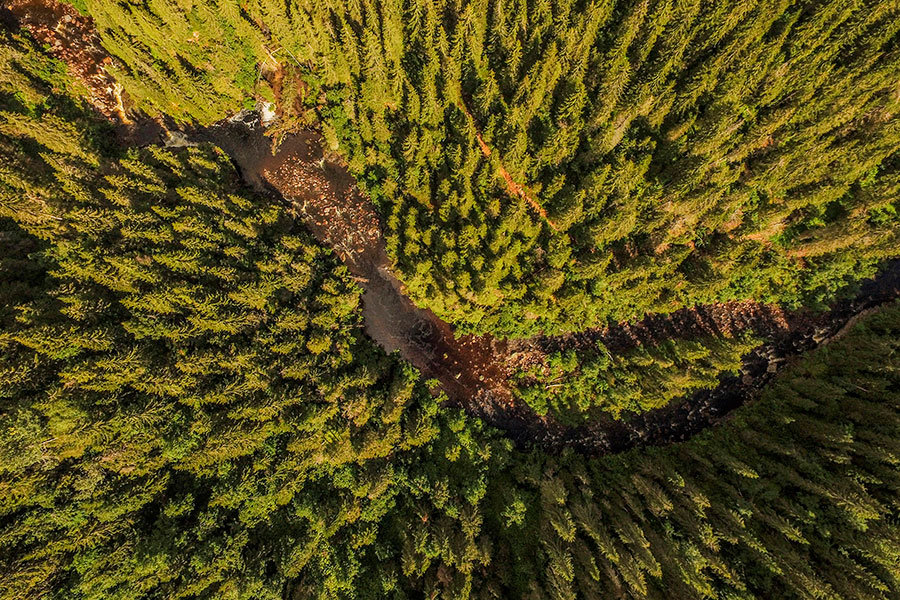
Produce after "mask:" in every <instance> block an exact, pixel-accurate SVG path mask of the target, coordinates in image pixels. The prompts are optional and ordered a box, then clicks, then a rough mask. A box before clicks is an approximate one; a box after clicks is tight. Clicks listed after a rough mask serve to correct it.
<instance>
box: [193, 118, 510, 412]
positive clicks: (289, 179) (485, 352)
mask: <svg viewBox="0 0 900 600" xmlns="http://www.w3.org/2000/svg"><path fill="white" fill-rule="evenodd" d="M184 139H185V140H187V141H189V143H196V142H210V143H213V144H215V145H217V146H219V147H220V148H222V149H223V150H224V151H225V152H226V153H227V154H228V155H229V156H230V157H231V159H232V161H233V162H234V163H235V165H236V166H237V168H238V170H239V171H240V172H241V174H242V176H243V178H244V179H245V181H247V183H249V184H250V185H251V186H252V187H254V188H255V189H257V190H258V191H260V192H263V193H269V194H274V195H277V196H280V197H282V198H284V199H285V200H287V201H289V202H290V203H291V206H292V207H293V210H294V212H295V214H296V216H297V217H299V218H301V219H302V220H303V221H304V222H305V223H306V225H307V227H309V229H310V231H311V232H312V233H313V235H314V236H315V237H316V238H317V239H318V240H319V241H320V242H321V243H323V244H325V245H327V246H329V247H331V248H332V249H333V250H334V251H335V253H336V254H337V255H338V256H339V257H340V259H341V260H342V261H343V262H344V264H345V265H346V266H347V268H348V270H349V271H350V273H351V274H352V275H353V277H354V278H355V279H356V281H357V282H358V283H359V285H360V286H361V287H362V289H363V297H362V300H363V318H364V321H365V330H366V333H367V334H368V335H369V336H370V337H371V338H372V339H373V340H375V341H376V342H377V343H378V344H379V345H381V346H382V347H383V348H384V349H385V350H386V351H387V352H395V351H396V352H398V353H399V354H400V356H401V357H403V358H404V359H405V360H407V361H409V362H410V363H412V364H413V365H414V366H415V367H417V368H418V369H419V370H420V371H422V373H423V374H424V375H425V376H426V377H429V378H435V379H437V380H438V381H439V382H440V384H441V387H442V388H443V389H444V391H445V392H446V393H447V395H448V397H450V398H451V400H452V401H453V402H455V403H458V404H459V405H461V406H464V407H466V408H468V409H469V410H470V411H471V412H474V408H473V406H474V404H476V403H478V402H479V401H480V399H481V398H484V397H491V398H493V399H494V401H497V402H500V403H501V404H502V405H504V406H509V405H510V403H511V398H512V397H511V394H510V393H509V391H508V389H507V388H506V385H505V381H506V378H505V373H504V371H503V369H502V362H501V361H500V360H498V357H501V356H504V355H505V348H504V344H502V343H499V342H497V341H495V340H493V339H492V338H490V337H487V336H483V337H476V336H461V337H458V338H457V337H456V336H454V335H453V332H452V331H451V328H450V326H449V325H447V323H444V322H443V321H441V320H440V319H439V318H438V317H437V316H435V314H434V313H433V312H431V311H430V310H427V309H423V308H419V307H417V306H416V305H415V304H413V302H412V301H411V300H410V299H409V298H408V297H407V296H406V294H405V293H404V288H403V283H402V282H401V281H400V280H399V279H397V277H396V276H394V274H393V272H392V265H391V261H390V259H389V258H388V255H387V252H386V250H385V244H384V236H383V234H382V230H381V225H380V222H379V218H378V215H377V214H376V213H375V209H374V207H373V205H372V203H371V201H370V200H369V199H368V198H367V197H366V196H365V195H363V194H362V192H361V191H360V190H359V188H358V187H357V186H356V181H355V179H354V178H353V177H352V176H351V175H350V173H349V172H348V171H347V168H346V167H345V166H344V165H343V163H342V162H341V160H340V158H339V157H337V156H334V155H331V154H330V153H327V152H326V151H325V150H324V149H323V148H324V143H323V140H322V137H321V135H320V134H319V133H318V132H316V131H302V132H298V133H295V134H291V135H288V136H287V137H286V138H285V139H284V141H283V142H282V143H281V145H280V146H279V148H278V150H277V152H276V153H275V154H274V155H273V154H272V141H271V139H270V138H269V137H267V136H266V135H265V133H264V129H263V127H262V124H261V123H260V121H259V118H258V115H257V114H256V113H255V112H244V113H241V114H240V115H237V116H236V117H233V118H231V119H229V120H227V121H224V122H221V123H218V124H216V125H213V126H211V127H206V128H201V129H196V130H193V131H190V132H185V136H184Z"/></svg>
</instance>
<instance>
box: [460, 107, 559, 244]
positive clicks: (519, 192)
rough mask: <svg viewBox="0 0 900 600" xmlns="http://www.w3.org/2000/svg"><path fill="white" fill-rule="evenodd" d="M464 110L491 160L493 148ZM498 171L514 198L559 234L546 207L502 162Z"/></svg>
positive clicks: (464, 110) (485, 154)
mask: <svg viewBox="0 0 900 600" xmlns="http://www.w3.org/2000/svg"><path fill="white" fill-rule="evenodd" d="M462 109H463V112H465V113H466V116H467V117H469V121H471V122H472V124H473V126H474V127H475V139H476V140H478V147H479V148H481V153H482V154H484V156H485V158H490V156H491V154H492V151H491V147H490V146H488V144H487V142H485V141H484V138H483V137H482V135H481V131H479V130H478V127H477V126H476V125H475V118H474V117H473V116H472V113H471V112H470V111H469V107H468V106H466V105H465V104H464V103H463V104H462ZM497 170H498V171H499V173H500V176H501V177H503V181H505V182H506V189H507V190H508V191H509V193H510V194H511V195H512V196H515V197H516V198H521V199H522V200H524V201H525V202H527V203H528V205H529V206H531V208H533V209H534V211H535V212H537V214H539V215H540V216H541V218H542V219H544V221H546V222H547V225H549V226H550V229H552V230H553V231H557V232H558V231H559V229H558V228H557V227H556V225H555V224H554V223H553V221H551V220H550V217H549V216H548V215H547V211H546V210H544V207H543V206H541V205H540V204H538V203H537V202H536V201H535V199H534V198H532V197H531V195H530V194H529V193H528V191H527V190H526V189H525V187H524V186H522V185H521V184H519V183H518V182H516V180H515V179H513V177H512V175H510V174H509V171H507V170H506V167H504V166H503V163H502V162H501V163H499V164H498V167H497Z"/></svg>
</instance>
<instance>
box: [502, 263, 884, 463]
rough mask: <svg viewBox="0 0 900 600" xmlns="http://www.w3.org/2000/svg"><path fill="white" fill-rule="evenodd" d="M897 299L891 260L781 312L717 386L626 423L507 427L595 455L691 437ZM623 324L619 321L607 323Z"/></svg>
mask: <svg viewBox="0 0 900 600" xmlns="http://www.w3.org/2000/svg"><path fill="white" fill-rule="evenodd" d="M898 299H900V261H894V262H892V263H890V264H888V265H886V267H885V269H884V270H883V272H882V273H881V274H880V275H879V276H878V277H876V278H875V279H872V280H867V281H865V282H864V283H863V284H862V287H861V290H860V292H859V294H858V295H857V296H856V298H854V299H852V300H847V301H843V302H839V303H837V304H836V305H835V306H834V307H833V308H832V310H830V311H828V312H826V313H823V314H820V315H811V314H809V313H807V312H805V311H801V312H798V313H795V314H788V315H785V318H786V320H787V323H788V324H789V326H788V327H786V328H784V329H781V330H780V331H771V330H770V336H769V339H770V341H769V342H767V343H766V344H764V345H762V346H760V347H759V348H757V349H755V350H754V351H753V352H751V353H750V354H749V355H747V356H745V357H744V359H743V361H742V362H743V366H742V368H741V373H740V374H739V375H737V376H723V377H720V378H719V385H718V386H717V387H716V388H714V389H712V390H700V391H698V392H696V393H694V394H693V395H691V396H688V397H687V398H685V399H683V400H681V401H680V402H675V403H673V404H671V405H669V406H666V407H664V408H661V409H657V410H653V411H649V412H647V413H644V414H642V415H635V416H632V417H631V418H630V419H626V420H623V421H615V420H613V419H612V418H605V419H601V420H598V421H596V422H594V423H591V424H589V425H584V426H579V427H570V428H566V427H563V426H561V425H560V424H559V423H556V422H554V421H552V420H547V419H543V420H541V421H536V420H531V419H528V418H527V416H524V418H522V419H520V420H519V421H518V422H516V423H512V422H511V423H509V425H511V427H508V428H507V432H508V434H509V435H510V436H511V437H512V438H513V439H514V440H515V442H516V444H517V445H518V446H519V447H522V448H525V447H540V448H542V449H544V450H547V451H551V452H558V451H561V450H563V449H565V448H573V449H575V450H577V451H578V452H581V453H584V454H589V455H594V456H602V455H607V454H615V453H619V452H625V451H627V450H631V449H633V448H637V447H641V446H664V445H667V444H672V443H677V442H682V441H685V440H688V439H690V438H691V437H693V436H694V435H697V434H698V433H701V432H702V431H704V430H705V429H707V428H709V427H711V426H714V425H716V424H718V423H720V422H722V421H724V420H725V419H727V417H728V416H729V414H731V413H732V412H733V411H734V410H735V409H737V408H740V407H741V406H743V405H744V404H746V403H747V402H749V401H751V400H752V399H753V398H754V396H755V395H756V394H757V393H758V392H759V390H761V389H762V388H763V387H765V386H766V385H767V384H768V383H769V382H770V381H771V380H772V379H773V378H774V377H775V376H776V374H777V373H778V371H780V370H781V369H782V368H783V367H784V366H786V365H788V364H791V362H793V361H794V360H795V359H796V358H798V357H799V356H800V355H802V354H803V353H804V352H808V351H810V350H813V349H815V348H816V347H818V346H820V345H825V344H827V343H829V342H830V341H832V340H833V339H836V338H838V337H839V336H841V335H843V334H844V333H845V332H846V331H847V329H848V328H849V327H850V326H852V324H853V323H855V322H856V321H857V320H858V318H859V317H860V316H861V315H862V314H863V313H866V312H869V311H871V310H873V309H875V308H877V307H879V306H882V305H884V304H886V303H889V302H892V301H895V300H898ZM695 312H696V311H695ZM699 312H702V310H700V311H699ZM648 319H649V320H650V321H654V320H658V319H665V317H663V316H652V317H649V318H648ZM627 328H628V326H627V325H626V326H622V325H619V326H616V327H614V328H612V329H613V330H614V331H615V330H617V329H618V330H621V329H627Z"/></svg>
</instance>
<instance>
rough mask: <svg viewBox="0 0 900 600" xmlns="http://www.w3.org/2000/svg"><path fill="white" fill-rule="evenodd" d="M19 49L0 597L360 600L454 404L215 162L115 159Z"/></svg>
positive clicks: (6, 265) (324, 265)
mask: <svg viewBox="0 0 900 600" xmlns="http://www.w3.org/2000/svg"><path fill="white" fill-rule="evenodd" d="M3 48H4V51H6V52H7V53H8V56H9V60H8V61H7V62H6V63H5V64H4V73H5V77H4V79H3V81H4V84H3V86H4V87H3V88H2V92H0V93H2V95H0V148H2V150H3V156H4V164H5V165H7V166H8V167H9V168H8V169H4V171H3V172H2V174H0V217H2V220H0V225H2V231H0V235H2V239H3V241H4V249H6V248H9V250H8V251H7V250H5V251H4V256H3V257H2V263H0V282H2V284H3V285H2V287H0V300H2V302H0V306H2V310H0V319H2V322H0V326H2V332H0V400H2V405H0V432H2V437H0V439H2V445H0V548H2V550H0V581H2V585H0V590H2V591H0V596H2V597H3V598H26V597H48V596H49V597H59V598H62V597H77V598H97V599H101V598H102V599H109V598H144V597H148V595H152V596H157V595H164V596H166V597H217V598H224V597H229V598H254V599H259V598H280V597H281V593H282V589H283V588H284V586H285V583H286V581H287V580H289V579H291V578H294V577H296V576H297V575H299V574H300V573H301V570H302V572H303V573H304V574H305V576H306V577H307V578H309V579H310V580H311V581H313V582H314V583H315V586H316V588H317V589H318V590H319V592H320V593H321V594H322V595H325V596H329V595H331V594H334V593H339V592H341V591H342V590H343V592H347V590H348V589H352V584H353V581H354V573H355V572H356V571H357V570H358V569H359V560H358V559H357V558H356V557H355V554H356V553H357V552H359V553H363V552H364V548H366V547H367V546H370V545H371V544H372V543H373V540H374V539H375V537H376V534H377V531H378V524H379V522H380V520H381V519H382V518H383V517H384V515H385V514H386V513H387V512H388V511H389V510H390V508H391V506H392V505H393V503H394V502H395V499H394V498H395V496H396V495H397V494H399V493H400V492H401V490H402V489H404V486H405V485H409V486H413V487H414V489H415V490H417V493H418V494H419V495H421V496H423V497H424V498H426V499H427V498H428V497H429V495H428V492H429V490H430V486H431V485H432V484H431V483H430V482H431V480H430V479H429V478H428V476H427V474H413V475H408V474H406V473H405V471H404V462H403V460H402V459H400V457H401V456H403V455H404V454H410V456H412V454H411V452H412V451H413V450H414V449H416V448H417V447H420V446H422V445H423V444H425V443H427V442H429V441H431V440H432V439H434V438H435V436H436V435H437V432H438V421H437V420H436V416H435V413H436V410H437V406H438V404H437V403H438V401H439V399H438V398H433V397H432V396H431V394H430V393H429V392H428V390H427V389H425V387H424V385H423V384H422V383H421V381H420V380H419V377H418V375H417V374H416V373H415V372H414V370H413V369H412V368H411V367H409V366H406V365H400V364H398V363H397V361H396V360H393V359H389V358H388V357H387V356H385V355H384V353H383V352H382V351H381V350H379V349H377V348H376V347H375V346H374V345H373V344H372V342H371V341H369V340H368V339H366V338H365V337H364V336H363V335H362V333H361V328H360V323H359V314H358V311H357V305H358V302H359V289H358V288H357V287H356V286H355V285H354V284H353V283H352V282H351V281H350V279H349V277H348V276H347V275H346V271H345V269H344V267H342V266H339V265H338V263H337V261H336V259H335V258H334V257H333V256H331V254H330V253H328V252H326V251H325V250H323V249H322V248H320V247H318V246H316V245H315V244H314V243H313V242H312V240H311V238H310V237H309V236H308V235H307V234H306V233H304V232H298V231H295V230H294V226H293V220H292V219H291V218H290V217H289V215H288V214H286V212H285V210H284V209H283V208H281V207H279V206H274V205H271V204H270V203H269V202H267V201H264V200H262V199H261V198H257V197H254V196H251V195H248V194H246V193H245V192H242V191H240V185H239V181H238V179H237V175H236V173H235V172H234V170H233V168H232V167H231V166H230V164H229V163H228V161H227V160H226V159H225V158H224V157H223V156H222V155H221V154H220V153H219V152H218V151H216V150H214V149H211V148H198V149H191V150H185V151H180V152H172V151H168V150H159V149H153V148H151V149H148V150H135V151H129V152H127V153H125V154H124V155H123V156H121V157H119V158H115V159H113V158H110V157H108V156H104V154H103V152H101V151H100V149H99V148H98V147H96V145H95V144H94V143H92V140H91V138H90V136H87V135H84V132H88V131H92V127H93V124H92V123H91V122H90V120H89V119H88V118H87V117H82V118H81V120H80V121H71V120H69V119H67V118H66V117H65V116H63V115H62V114H60V113H59V112H58V111H54V110H52V108H53V106H54V105H55V104H58V103H60V102H61V101H60V99H59V98H57V97H55V96H54V95H52V94H51V90H49V89H48V86H47V85H46V84H45V83H44V82H42V80H41V75H42V72H41V70H40V69H41V68H43V66H44V65H43V64H42V63H36V62H35V61H34V60H32V59H31V58H29V56H30V53H26V52H23V51H21V48H22V46H21V45H20V44H19V43H18V42H17V41H16V40H14V39H12V38H10V37H4V39H3ZM35 65H37V68H36V66H35ZM10 81H12V82H14V86H10V85H7V82H10ZM10 92H14V93H10ZM70 103H71V101H70ZM99 139H102V137H101V138H99ZM13 157H15V159H16V161H17V162H16V163H12V162H6V159H7V158H9V159H10V160H12V159H13ZM29 234H30V235H29ZM6 242H9V243H8V244H7V243H6ZM409 460H410V461H411V462H413V463H414V462H415V461H414V460H413V459H412V458H410V459H409ZM413 476H415V479H414V478H413ZM404 482H408V484H407V483H404ZM445 498H446V493H445ZM423 502H424V501H423ZM450 518H451V517H448V519H450ZM304 567H305V569H304ZM348 586H349V587H348Z"/></svg>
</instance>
